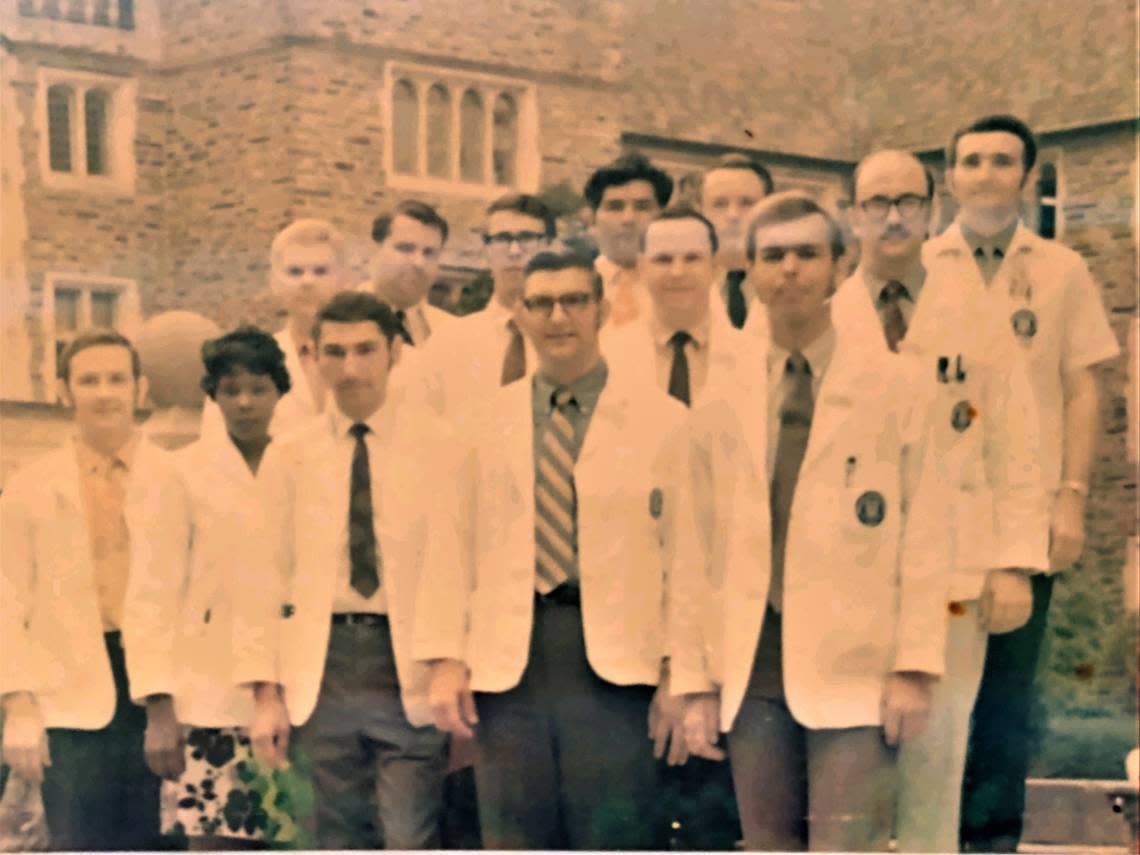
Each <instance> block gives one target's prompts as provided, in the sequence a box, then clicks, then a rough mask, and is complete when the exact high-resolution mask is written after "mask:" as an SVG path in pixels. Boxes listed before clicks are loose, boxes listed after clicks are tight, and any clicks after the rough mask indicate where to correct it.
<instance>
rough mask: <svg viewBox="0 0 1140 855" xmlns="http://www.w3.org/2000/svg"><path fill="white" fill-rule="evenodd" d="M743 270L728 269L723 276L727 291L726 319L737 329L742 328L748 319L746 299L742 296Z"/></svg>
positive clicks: (744, 272)
mask: <svg viewBox="0 0 1140 855" xmlns="http://www.w3.org/2000/svg"><path fill="white" fill-rule="evenodd" d="M747 275H748V274H747V272H746V271H744V270H730V271H728V276H727V277H726V278H725V286H726V288H727V291H728V319H729V321H730V322H731V323H732V325H733V326H734V327H736V328H737V329H743V327H744V322H745V321H746V320H747V319H748V301H747V300H746V299H745V298H744V287H743V285H744V278H745V277H746V276H747Z"/></svg>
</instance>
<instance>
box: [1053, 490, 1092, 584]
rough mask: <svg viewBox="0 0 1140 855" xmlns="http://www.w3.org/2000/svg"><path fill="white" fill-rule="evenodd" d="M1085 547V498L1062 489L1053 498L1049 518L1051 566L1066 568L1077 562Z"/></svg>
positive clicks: (1058, 568)
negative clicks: (1050, 516)
mask: <svg viewBox="0 0 1140 855" xmlns="http://www.w3.org/2000/svg"><path fill="white" fill-rule="evenodd" d="M1084 548H1085V500H1084V498H1082V497H1081V496H1080V495H1079V494H1078V493H1075V492H1073V491H1072V490H1061V491H1060V492H1058V493H1057V497H1056V498H1055V499H1054V500H1053V514H1052V518H1051V519H1050V520H1049V567H1050V568H1051V569H1053V570H1064V569H1065V568H1066V567H1070V566H1072V565H1073V564H1075V563H1076V561H1077V559H1078V558H1080V557H1081V552H1083V551H1084Z"/></svg>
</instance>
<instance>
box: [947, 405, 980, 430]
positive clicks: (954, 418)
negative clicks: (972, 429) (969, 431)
mask: <svg viewBox="0 0 1140 855" xmlns="http://www.w3.org/2000/svg"><path fill="white" fill-rule="evenodd" d="M977 414H978V411H977V410H975V409H974V406H973V404H971V403H970V402H969V401H959V402H958V403H957V404H955V405H954V409H953V410H951V412H950V425H951V427H953V428H954V430H956V431H958V433H962V432H963V431H964V430H966V428H968V427H969V426H970V425H971V424H973V423H974V417H975V416H976V415H977Z"/></svg>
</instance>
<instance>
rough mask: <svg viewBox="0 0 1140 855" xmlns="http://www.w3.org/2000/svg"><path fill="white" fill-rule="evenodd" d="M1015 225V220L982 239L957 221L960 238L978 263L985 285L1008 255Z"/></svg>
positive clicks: (1015, 228)
mask: <svg viewBox="0 0 1140 855" xmlns="http://www.w3.org/2000/svg"><path fill="white" fill-rule="evenodd" d="M1017 223H1018V220H1016V219H1015V220H1014V221H1013V222H1012V223H1010V224H1009V225H1008V226H1006V227H1005V228H1004V229H1002V230H1001V231H1000V232H998V233H997V234H993V235H990V236H988V237H984V236H982V235H980V234H978V233H977V232H976V231H974V230H973V229H971V228H970V227H969V226H967V225H966V224H965V223H963V222H961V221H959V225H960V226H961V228H962V237H964V238H965V239H966V245H967V246H969V247H970V252H971V253H972V254H973V256H974V261H976V262H977V263H978V269H979V270H981V271H982V278H983V279H984V280H985V281H986V284H987V285H989V284H990V282H991V281H992V280H993V278H994V275H995V274H996V273H997V272H998V269H999V268H1000V267H1001V263H1002V261H1003V260H1004V259H1005V257H1006V255H1007V254H1008V253H1009V244H1010V241H1012V240H1013V234H1014V232H1016V231H1017Z"/></svg>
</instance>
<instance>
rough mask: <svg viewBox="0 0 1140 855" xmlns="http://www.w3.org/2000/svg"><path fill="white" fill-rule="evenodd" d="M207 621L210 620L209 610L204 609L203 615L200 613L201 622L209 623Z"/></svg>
mask: <svg viewBox="0 0 1140 855" xmlns="http://www.w3.org/2000/svg"><path fill="white" fill-rule="evenodd" d="M209 622H210V610H209V609H206V613H205V614H204V615H202V623H209Z"/></svg>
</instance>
